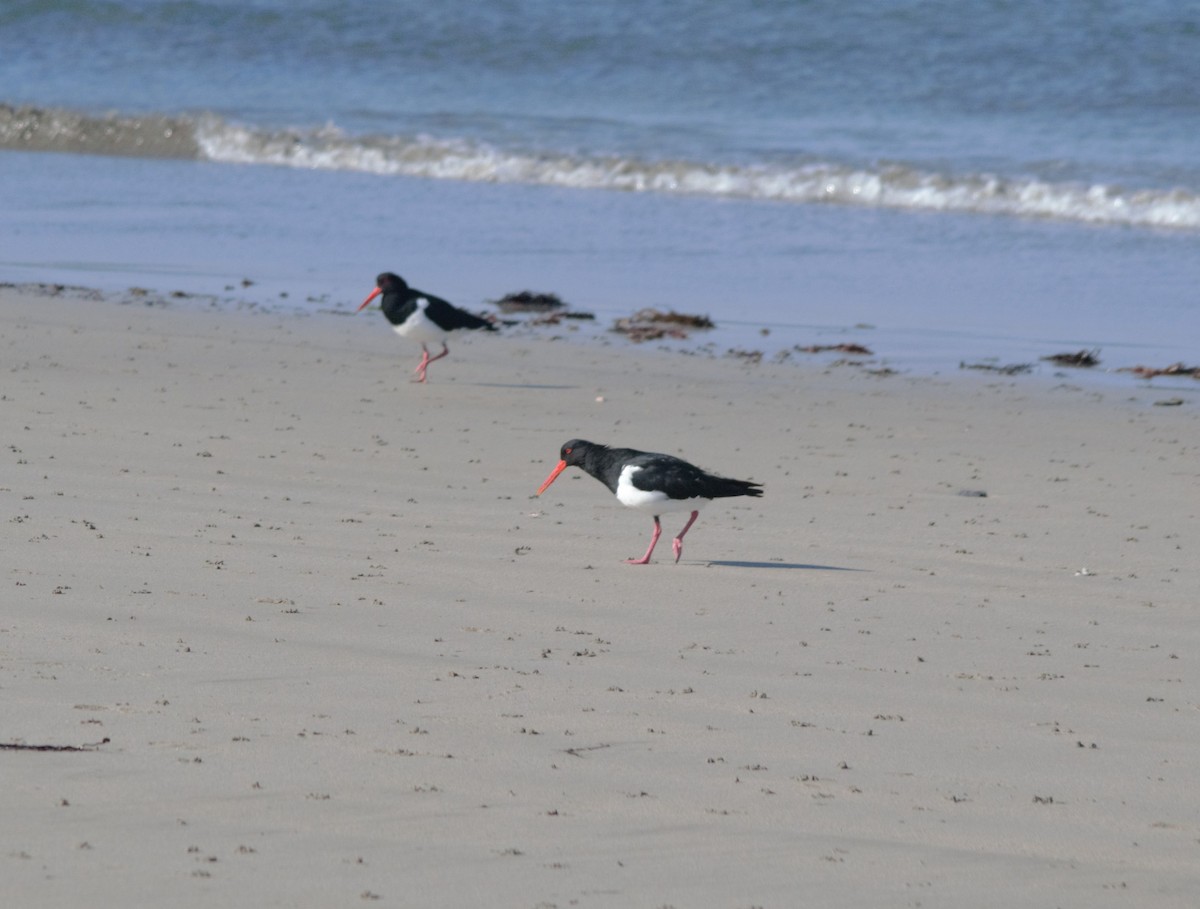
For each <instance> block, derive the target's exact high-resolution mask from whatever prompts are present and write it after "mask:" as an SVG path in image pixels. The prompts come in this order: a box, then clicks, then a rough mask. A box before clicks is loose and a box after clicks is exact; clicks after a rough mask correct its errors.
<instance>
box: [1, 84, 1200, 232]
mask: <svg viewBox="0 0 1200 909" xmlns="http://www.w3.org/2000/svg"><path fill="white" fill-rule="evenodd" d="M0 148H7V149H18V150H24V151H55V152H77V153H85V154H105V155H130V156H142V157H161V158H192V159H200V160H209V161H214V162H224V163H230V164H249V165H274V166H280V167H294V168H304V169H318V170H332V171H355V172H361V173H372V174H381V175H401V176H408V177H423V178H429V179H439V180H462V181H472V182H486V183H528V184H538V185H543V186H561V187H571V188H575V189H606V190H623V191H627V192H654V193H667V194H679V195H694V196H709V197H724V198H738V199H756V200H767V201H777V202H791V203H807V204H816V203H825V204H841V205H854V206H863V207H875V208H891V209H907V210H916V211H930V212H970V213H980V214H993V215H1010V216H1018V217H1033V218H1053V219H1060V220H1066V221H1075V222H1083V223H1090V224H1112V225H1126V226H1134V227H1154V228H1175V229H1200V195H1197V193H1195V192H1192V191H1189V190H1186V189H1165V190H1164V189H1126V188H1123V187H1120V186H1113V185H1103V184H1093V185H1085V184H1080V183H1068V182H1051V181H1044V180H1039V179H1034V178H1018V177H1002V176H994V175H989V174H967V175H957V174H942V173H930V172H926V171H922V170H919V169H914V168H910V167H906V166H903V165H886V166H879V167H874V168H862V167H854V166H850V165H845V164H840V163H837V162H819V161H818V162H806V163H802V164H796V165H778V164H761V165H736V164H711V163H704V162H694V161H652V160H642V159H637V158H628V157H618V156H601V155H596V156H589V155H572V154H556V153H548V152H522V151H511V150H505V149H500V148H497V147H495V146H492V145H489V144H487V143H484V142H477V141H468V140H465V139H462V140H447V139H438V138H431V137H428V136H357V135H351V134H348V133H345V132H343V131H342V130H340V129H338V128H336V127H334V126H327V127H324V128H320V129H313V130H290V129H285V130H270V129H262V128H257V127H250V126H242V125H237V124H233V123H229V122H227V121H225V120H223V119H221V118H219V117H216V116H213V115H202V116H197V117H187V116H178V117H167V116H157V115H151V116H144V117H133V116H119V115H110V116H106V117H94V116H88V115H85V114H79V113H74V112H69V111H59V110H45V109H40V108H13V107H9V106H6V105H0Z"/></svg>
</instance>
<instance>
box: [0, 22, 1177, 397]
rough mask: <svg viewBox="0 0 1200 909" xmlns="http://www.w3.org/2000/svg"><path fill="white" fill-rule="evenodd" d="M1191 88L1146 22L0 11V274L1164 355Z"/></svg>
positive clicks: (756, 343) (898, 361)
mask: <svg viewBox="0 0 1200 909" xmlns="http://www.w3.org/2000/svg"><path fill="white" fill-rule="evenodd" d="M1197 85H1200V4H1197V3H1191V2H1188V3H1182V2H1168V0H1142V2H1139V3H1136V4H1133V3H1124V2H1104V0H1064V2H1060V3H1055V4H1038V3H1033V2H1013V0H976V2H971V3H961V2H952V0H910V2H870V0H812V2H803V0H755V2H750V0H747V2H733V3H715V2H666V0H645V2H638V3H632V2H620V0H593V2H589V3H587V4H570V3H561V2H556V3H552V2H549V0H494V2H464V0H446V2H440V3H416V2H411V3H410V2H378V0H377V2H365V0H346V2H338V3H331V2H316V0H307V2H306V0H299V2H297V0H292V2H285V0H240V2H233V0H178V2H167V0H107V2H106V0H97V2H79V0H75V2H70V0H27V2H19V3H0V183H2V185H3V187H4V194H3V200H2V201H0V281H13V282H25V281H51V282H62V283H80V284H87V285H92V286H100V287H103V288H106V289H121V288H125V287H129V286H133V285H136V286H149V287H154V288H158V289H163V290H169V289H183V290H186V291H190V292H196V293H225V292H226V291H225V288H227V287H229V286H230V284H231V281H234V280H237V279H241V278H246V279H248V280H250V281H252V282H253V283H252V284H251V285H250V286H248V287H242V286H241V285H240V281H239V283H238V287H237V296H238V297H239V298H241V299H252V300H256V301H261V302H267V301H270V302H272V303H273V305H284V306H295V307H312V306H314V305H321V306H326V307H328V306H333V307H342V306H345V307H349V306H351V305H356V304H357V302H358V301H360V300H361V299H362V297H363V296H364V295H365V293H366V291H367V290H368V289H369V288H370V286H371V284H372V280H373V276H374V275H375V273H376V272H378V271H381V270H384V269H391V270H395V271H398V272H400V273H401V274H404V275H405V276H406V277H407V278H409V280H410V281H411V282H412V283H413V284H415V285H417V286H419V287H422V288H425V289H427V290H429V291H432V292H435V293H439V294H441V295H443V296H446V297H448V298H450V299H452V300H454V301H456V302H458V303H460V304H462V305H465V306H468V307H471V308H477V307H479V306H480V305H481V304H482V301H484V300H487V299H493V298H496V297H499V296H501V295H502V294H504V293H506V292H509V291H514V290H520V289H524V288H531V289H535V290H544V291H553V292H556V293H558V294H560V295H561V296H562V297H563V298H564V299H566V300H568V301H569V302H570V303H571V304H572V305H573V306H575V307H576V308H580V309H587V310H590V311H593V312H595V313H596V314H597V315H598V316H599V318H600V322H601V323H602V324H603V323H605V322H606V321H608V320H611V319H612V318H615V317H617V316H620V315H628V314H629V313H631V312H632V311H634V310H636V309H639V308H642V307H644V306H654V307H658V308H664V309H665V308H675V309H679V310H682V311H686V312H696V313H706V314H708V315H710V316H711V317H712V318H713V319H714V320H716V321H717V323H718V325H719V326H720V328H719V330H718V331H717V332H716V333H715V334H713V335H712V337H711V339H710V341H709V343H710V347H711V348H712V349H714V350H724V349H725V348H727V347H733V348H743V349H751V348H753V349H761V350H763V351H765V352H766V353H767V355H773V354H776V353H778V352H779V351H783V350H787V349H789V348H790V347H791V346H792V345H795V344H802V345H803V344H813V343H817V344H825V343H837V342H839V341H843V340H845V341H853V342H856V343H861V344H865V345H867V346H869V347H871V348H872V349H873V350H874V351H875V352H876V354H877V356H878V361H879V363H880V364H881V365H888V366H891V367H893V368H898V369H902V370H909V371H926V372H927V371H941V370H949V369H957V367H958V364H959V362H960V361H962V360H966V361H974V360H985V359H986V360H989V361H990V362H997V363H1007V362H1031V361H1036V360H1037V358H1038V357H1040V356H1042V355H1045V354H1049V353H1056V352H1060V351H1063V350H1068V349H1081V348H1085V347H1086V348H1100V349H1101V351H1102V360H1103V361H1104V364H1105V366H1110V367H1118V366H1128V365H1133V364H1135V363H1146V364H1148V365H1157V366H1165V365H1167V364H1168V363H1171V362H1176V361H1180V360H1182V361H1187V362H1189V363H1191V364H1193V365H1194V364H1195V363H1196V362H1200V291H1198V290H1197V288H1198V287H1200V91H1198V90H1197ZM285 295H286V296H285ZM764 330H766V332H769V333H764ZM1128 381H1132V380H1128ZM1184 387H1187V386H1186V383H1185V385H1184Z"/></svg>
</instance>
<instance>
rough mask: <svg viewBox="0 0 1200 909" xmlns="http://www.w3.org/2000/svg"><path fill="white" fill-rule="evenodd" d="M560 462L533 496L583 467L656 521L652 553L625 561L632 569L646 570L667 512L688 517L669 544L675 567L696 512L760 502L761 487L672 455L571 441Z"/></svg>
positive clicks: (650, 549) (651, 539)
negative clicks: (733, 501) (739, 500)
mask: <svg viewBox="0 0 1200 909" xmlns="http://www.w3.org/2000/svg"><path fill="white" fill-rule="evenodd" d="M559 455H560V460H559V462H558V465H557V466H556V467H555V468H554V470H552V471H550V476H548V477H546V482H545V483H543V484H542V485H541V486H540V487H538V491H537V493H536V495H539V496H540V495H541V494H542V493H543V492H545V491H546V487H548V486H549V485H550V484H551V483H553V482H554V481H555V479H556V478H557V477H558V475H559V474H560V473H562V472H563V471H564V470H566V469H567V468H568V467H582V468H583V470H584V472H585V473H590V474H591V475H592V476H593V477H595V478H596V479H597V480H599V481H600V482H601V483H603V484H604V485H605V486H607V487H608V488H609V489H610V490H612V492H614V493H615V494H616V496H617V500H618V501H619V502H620V503H621V504H622V505H628V506H629V507H630V508H637V509H639V510H641V511H648V512H650V514H652V515H654V536H652V537H651V538H650V548H649V549H647V550H646V554H645V555H644V556H642V557H641V558H640V559H626V561H627V562H628V563H629V564H630V565H645V564H646V563H647V562H649V561H650V553H652V552H654V546H655V544H657V543H658V537H659V535H660V534H661V533H662V525H661V524H660V523H659V520H658V516H659V515H661V514H666V513H667V512H670V511H690V512H691V513H692V516H691V517H690V518H688V522H687V523H686V524H684V525H683V530H681V531H679V536H677V537H676V538H675V539H674V540H673V541H672V543H671V548H672V549H673V550H674V551H675V561H676V562H678V561H679V556H680V554H682V552H683V535H684V534H685V533H687V532H688V528H690V527H691V526H692V524H694V523H695V521H696V518H697V517H699V515H700V508H701V507H702V506H703V505H704V504H705V503H706V502H709V501H711V500H712V499H720V498H725V497H727V496H761V495H762V489H761V488H760V487H761V486H762V484H761V483H751V482H750V481H748V480H731V479H728V478H727V477H718V476H715V475H714V474H711V473H706V472H705V471H703V470H701V469H700V468H699V467H697V466H696V465H694V464H689V463H688V462H687V461H684V460H682V459H680V458H676V457H674V456H673V455H666V454H653V453H651V452H646V451H635V450H634V449H632V448H609V447H608V446H607V445H598V444H597V443H595V442H585V441H584V440H583V439H572V440H571V441H570V442H568V443H567V444H566V445H564V446H563V447H562V451H561V452H560V453H559Z"/></svg>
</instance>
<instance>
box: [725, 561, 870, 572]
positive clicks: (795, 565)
mask: <svg viewBox="0 0 1200 909" xmlns="http://www.w3.org/2000/svg"><path fill="white" fill-rule="evenodd" d="M706 564H708V565H717V566H720V567H722V568H787V569H790V570H793V571H866V570H867V569H864V568H843V567H841V566H840V565H806V564H804V563H802V562H744V561H741V560H733V559H729V560H724V559H721V560H718V559H714V560H712V561H709V562H707V563H706Z"/></svg>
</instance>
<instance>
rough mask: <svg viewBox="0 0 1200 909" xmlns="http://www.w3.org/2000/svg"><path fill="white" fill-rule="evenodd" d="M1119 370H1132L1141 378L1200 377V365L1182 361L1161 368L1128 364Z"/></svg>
mask: <svg viewBox="0 0 1200 909" xmlns="http://www.w3.org/2000/svg"><path fill="white" fill-rule="evenodd" d="M1117 372H1131V373H1133V374H1134V375H1135V376H1137V377H1138V378H1139V379H1153V378H1154V377H1155V376H1185V377H1186V376H1190V377H1191V378H1193V379H1200V366H1184V365H1183V364H1182V363H1172V364H1171V365H1170V366H1164V367H1163V368H1161V369H1157V368H1155V367H1153V366H1126V367H1124V368H1122V369H1118V370H1117Z"/></svg>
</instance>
